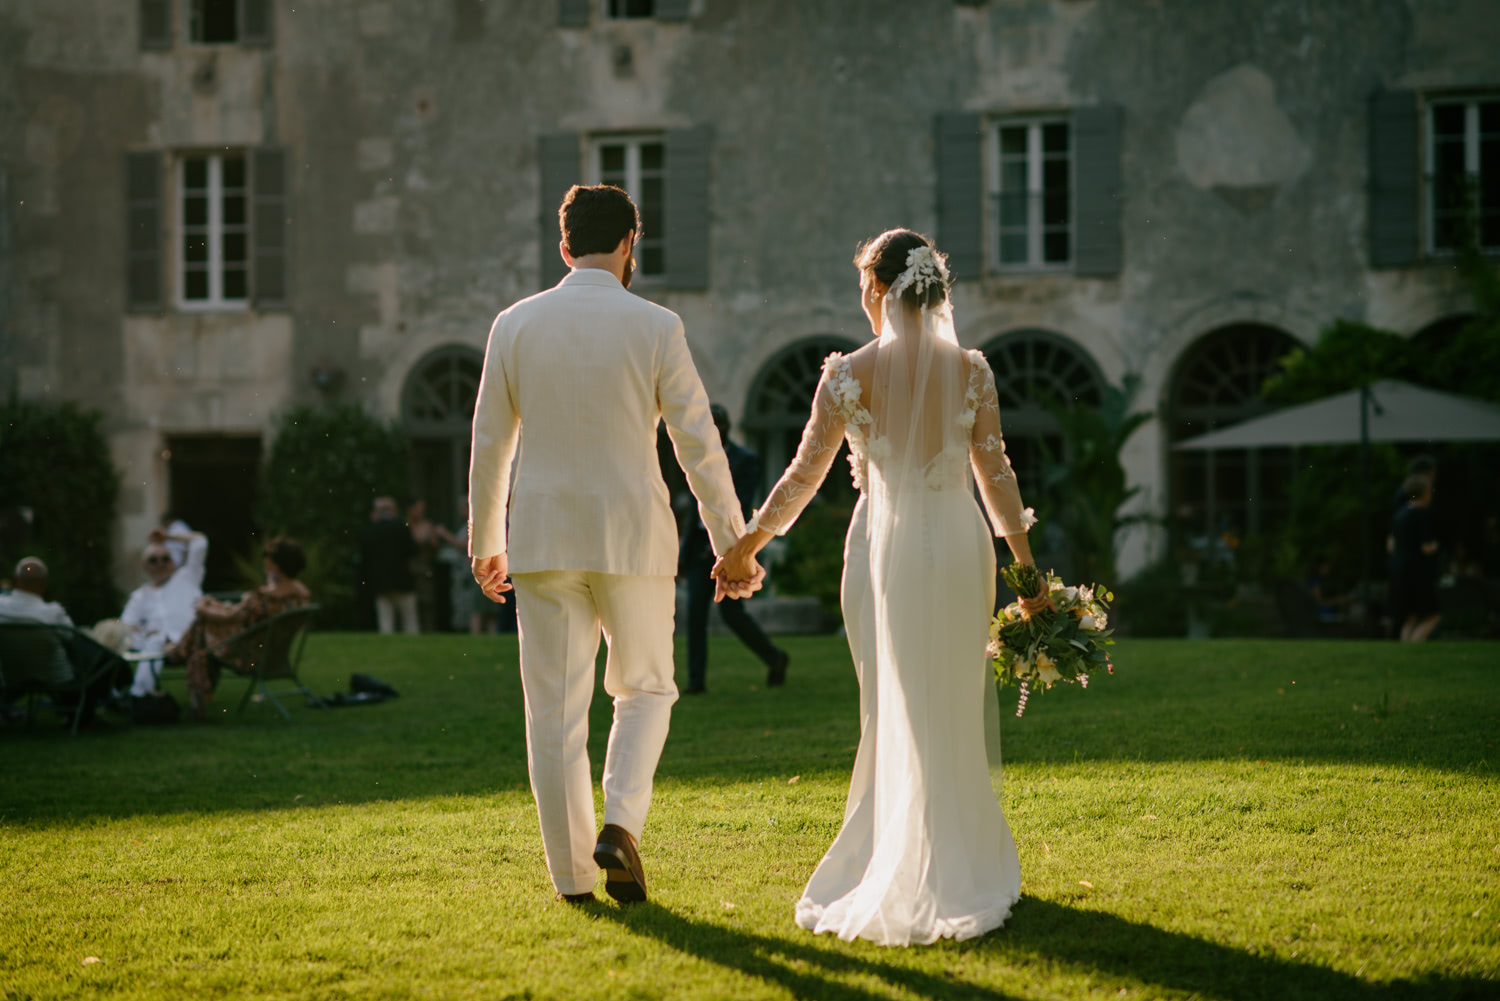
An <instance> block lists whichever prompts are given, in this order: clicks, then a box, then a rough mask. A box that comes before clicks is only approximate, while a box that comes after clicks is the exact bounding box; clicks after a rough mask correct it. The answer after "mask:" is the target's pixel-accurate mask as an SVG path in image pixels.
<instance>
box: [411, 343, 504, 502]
mask: <svg viewBox="0 0 1500 1001" xmlns="http://www.w3.org/2000/svg"><path fill="white" fill-rule="evenodd" d="M483 370H484V355H482V354H480V353H479V352H478V351H476V350H474V349H473V348H471V347H467V346H463V345H457V344H450V345H447V346H445V347H440V348H436V349H434V350H432V351H429V352H428V353H427V354H425V355H423V356H422V358H421V359H420V360H419V361H418V362H417V363H416V364H415V365H413V366H412V369H411V372H409V373H408V374H407V376H406V383H405V384H404V385H403V386H402V387H401V420H402V424H403V425H404V426H405V428H406V433H407V434H408V435H409V436H410V437H411V451H412V490H413V496H414V497H419V498H423V499H425V500H426V501H427V514H428V517H430V518H431V519H432V520H433V521H436V522H439V523H440V524H443V525H450V526H451V525H452V524H454V522H455V519H456V518H457V511H458V501H459V498H461V497H463V496H464V495H465V494H467V493H468V477H469V436H470V433H471V428H472V427H473V423H474V401H475V399H476V398H477V397H478V395H479V376H480V374H481V373H482V372H483Z"/></svg>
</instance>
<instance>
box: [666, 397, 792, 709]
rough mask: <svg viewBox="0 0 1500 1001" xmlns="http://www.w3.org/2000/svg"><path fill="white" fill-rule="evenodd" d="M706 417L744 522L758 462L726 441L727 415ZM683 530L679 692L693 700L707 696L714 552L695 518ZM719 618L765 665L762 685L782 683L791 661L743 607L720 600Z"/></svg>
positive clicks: (719, 410)
mask: <svg viewBox="0 0 1500 1001" xmlns="http://www.w3.org/2000/svg"><path fill="white" fill-rule="evenodd" d="M709 412H710V413H711V414H712V415H713V419H714V426H715V427H717V428H718V429H719V438H720V440H722V441H723V443H724V452H725V454H727V455H728V456H729V475H730V477H731V478H732V479H733V480H734V492H735V494H736V495H737V496H738V497H739V501H740V508H741V509H742V513H743V514H744V516H745V517H746V518H749V517H750V512H751V509H752V508H753V507H754V505H755V499H756V494H757V492H758V491H759V489H760V475H761V467H760V456H758V455H756V454H755V453H754V452H752V451H750V450H749V449H747V448H741V447H740V446H739V445H736V444H735V443H734V442H732V441H730V440H729V411H727V410H725V409H724V408H723V407H721V406H720V405H719V404H717V403H715V404H713V405H712V406H711V407H709ZM688 525H689V527H688V529H687V531H686V532H685V533H683V537H682V549H681V552H680V554H679V556H678V561H677V566H678V572H679V573H681V574H686V575H687V585H688V609H687V645H688V683H687V687H686V688H684V689H683V690H682V691H683V694H685V695H698V694H700V693H702V692H704V691H706V690H707V689H706V688H705V686H704V677H705V675H706V674H707V671H708V607H709V604H710V603H711V602H712V601H713V596H714V585H713V580H712V578H710V577H709V575H708V574H709V571H710V570H712V569H713V565H714V551H713V547H712V546H711V545H710V544H709V538H708V532H707V530H706V529H705V528H704V527H703V522H702V520H700V519H699V518H698V517H697V516H696V514H694V515H691V516H690V520H689V522H688ZM719 614H720V615H722V616H723V617H724V624H725V625H726V626H728V627H729V628H730V630H731V631H732V632H733V633H734V634H735V635H736V636H738V637H739V639H740V642H741V643H744V644H745V646H747V647H749V648H750V651H751V652H752V653H754V654H755V656H757V657H759V658H760V659H761V660H762V661H763V662H764V663H765V665H766V684H767V685H780V684H782V683H784V682H785V681H786V665H787V662H788V661H789V660H791V656H790V655H789V654H788V653H787V652H786V651H785V650H783V649H781V648H780V647H778V646H777V645H776V644H774V643H772V642H771V640H770V638H769V637H768V636H766V634H765V632H763V631H762V630H761V628H760V626H759V625H757V624H756V622H755V620H754V619H752V618H751V617H750V614H749V613H748V612H746V611H745V605H744V601H743V600H741V599H737V598H725V599H724V600H723V601H722V602H720V603H719Z"/></svg>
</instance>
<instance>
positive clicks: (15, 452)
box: [0, 400, 121, 623]
mask: <svg viewBox="0 0 1500 1001" xmlns="http://www.w3.org/2000/svg"><path fill="white" fill-rule="evenodd" d="M102 420H103V417H102V415H101V414H99V413H98V412H97V411H92V410H82V409H80V408H79V407H77V406H75V405H74V404H71V403H63V404H44V403H29V402H22V401H17V400H11V401H10V402H9V403H6V404H4V405H3V407H0V510H3V511H5V512H6V520H7V522H8V523H9V524H8V528H10V530H9V531H7V532H6V533H5V536H4V538H3V539H0V575H3V576H4V577H5V578H7V579H8V578H9V577H10V575H11V570H12V568H14V566H15V564H16V561H17V560H18V559H20V558H21V557H23V556H39V557H41V558H42V559H43V560H44V561H45V562H46V563H47V567H48V570H49V571H50V582H49V586H48V592H47V596H48V597H49V598H51V599H53V600H55V601H60V602H61V603H62V604H63V607H65V608H66V609H67V610H68V614H69V615H71V616H72V618H73V621H74V622H78V623H91V622H95V621H97V620H98V619H102V618H106V617H108V616H112V615H119V614H120V608H121V596H120V593H119V591H117V590H116V589H115V586H114V577H113V574H112V573H111V568H112V556H113V551H112V547H111V545H110V533H111V532H112V530H113V528H114V524H115V507H116V502H117V500H118V499H119V493H120V483H119V473H118V472H117V471H116V469H115V466H114V462H113V461H111V459H110V456H109V443H108V442H107V441H106V440H105V437H104V432H103V430H102V429H101V426H100V425H101V422H102ZM22 510H29V511H30V521H29V524H28V523H27V522H26V520H25V519H24V518H22V517H21V516H20V512H21V511H22Z"/></svg>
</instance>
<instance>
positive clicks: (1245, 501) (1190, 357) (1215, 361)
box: [1165, 323, 1297, 540]
mask: <svg viewBox="0 0 1500 1001" xmlns="http://www.w3.org/2000/svg"><path fill="white" fill-rule="evenodd" d="M1295 347H1297V342H1296V341H1295V340H1294V339H1293V338H1292V337H1291V335H1289V334H1287V333H1285V332H1284V331H1281V330H1278V329H1276V328H1275V327H1267V326H1261V325H1259V324H1250V323H1242V324H1235V325H1233V326H1228V327H1221V328H1219V329H1218V330H1215V331H1212V332H1210V333H1208V334H1205V335H1204V336H1203V337H1201V338H1199V339H1198V341H1197V342H1196V343H1194V344H1193V346H1192V347H1190V348H1189V349H1188V350H1187V351H1186V352H1185V353H1184V354H1183V356H1182V358H1181V360H1180V361H1179V362H1178V363H1177V369H1176V374H1175V375H1174V376H1173V378H1172V382H1171V390H1170V394H1169V397H1168V401H1167V405H1166V408H1165V409H1166V411H1167V415H1168V429H1169V436H1170V438H1171V440H1172V441H1174V442H1177V441H1181V440H1183V439H1185V438H1192V437H1195V436H1197V435H1200V434H1203V433H1205V432H1207V431H1212V430H1214V429H1215V428H1220V427H1226V426H1228V425H1231V424H1237V423H1239V422H1240V421H1243V420H1247V419H1248V418H1251V417H1256V416H1258V415H1260V414H1263V413H1266V412H1267V411H1269V410H1271V409H1272V408H1271V406H1270V405H1269V404H1267V403H1266V402H1265V401H1264V400H1262V399H1261V397H1260V387H1261V384H1262V383H1264V382H1265V381H1266V377H1267V376H1269V375H1271V374H1272V373H1273V372H1275V371H1276V365H1277V362H1278V361H1279V360H1280V359H1281V357H1282V356H1283V355H1285V354H1287V353H1288V352H1289V351H1291V350H1292V349H1293V348H1295ZM1171 465H1172V476H1171V497H1172V515H1173V517H1174V521H1175V522H1176V525H1177V527H1178V528H1179V529H1181V530H1182V531H1185V532H1186V533H1187V534H1188V537H1189V539H1202V540H1214V539H1225V538H1226V537H1232V538H1234V539H1237V538H1243V537H1244V536H1246V535H1256V534H1259V533H1260V532H1261V530H1262V529H1263V528H1265V527H1267V526H1269V525H1273V524H1275V523H1276V516H1278V515H1281V514H1284V513H1285V512H1286V510H1287V486H1288V481H1289V480H1290V478H1291V474H1292V460H1291V450H1290V449H1288V448H1258V449H1227V450H1224V451H1218V452H1196V451H1190V452H1177V451H1173V452H1172V454H1171Z"/></svg>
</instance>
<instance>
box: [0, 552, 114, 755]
mask: <svg viewBox="0 0 1500 1001" xmlns="http://www.w3.org/2000/svg"><path fill="white" fill-rule="evenodd" d="M46 593H47V564H45V563H43V562H42V561H41V560H40V559H38V558H37V557H35V556H28V557H26V558H24V559H22V560H21V562H19V563H17V564H16V571H15V590H13V591H11V592H10V593H9V594H0V622H7V621H8V622H36V623H41V624H42V625H47V626H65V627H68V628H67V631H66V632H62V633H59V636H58V639H59V648H60V650H61V656H59V657H56V658H54V659H53V660H51V661H50V662H46V663H27V662H25V661H21V662H15V661H10V662H7V663H6V665H5V674H4V676H3V678H0V683H3V684H4V685H5V686H6V687H8V688H17V687H20V686H21V685H23V684H26V683H32V684H42V685H47V686H49V687H55V686H59V685H66V684H68V683H69V682H72V681H74V680H75V679H78V678H88V677H90V676H95V677H94V682H93V683H92V684H90V685H89V687H88V688H87V689H86V690H85V691H84V692H83V695H82V698H83V711H82V714H81V716H80V720H79V722H80V725H82V726H87V725H91V724H94V723H95V719H94V710H95V708H96V707H97V706H98V705H99V703H100V702H101V701H103V699H104V698H105V697H106V696H108V694H109V692H110V689H112V688H113V687H114V684H115V679H116V677H117V676H118V677H120V678H122V679H123V677H125V676H126V674H127V672H128V667H127V666H126V664H125V662H124V661H123V660H121V659H120V658H119V657H118V656H117V655H116V654H115V653H114V651H112V650H109V649H107V648H105V647H103V646H101V645H99V644H98V643H96V642H94V641H93V640H91V639H89V638H88V637H87V636H84V635H82V634H79V633H76V632H74V631H73V629H72V625H73V620H72V618H71V617H69V615H68V613H67V611H66V610H65V609H64V608H63V606H62V605H60V604H58V603H57V602H55V601H47V600H46V599H45V598H44V597H43V595H45V594H46ZM106 661H108V662H111V664H112V667H113V668H114V669H113V670H104V671H98V672H97V674H96V668H100V667H103V666H104V665H105V662H106Z"/></svg>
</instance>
